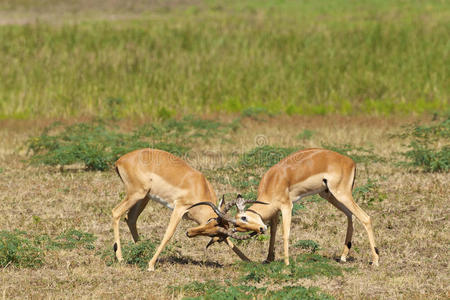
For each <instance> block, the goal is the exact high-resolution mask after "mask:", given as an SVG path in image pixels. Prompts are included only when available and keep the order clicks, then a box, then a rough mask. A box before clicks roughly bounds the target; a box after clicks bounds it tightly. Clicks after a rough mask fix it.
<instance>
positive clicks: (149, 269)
mask: <svg viewBox="0 0 450 300" xmlns="http://www.w3.org/2000/svg"><path fill="white" fill-rule="evenodd" d="M147 271H149V272H154V271H155V266H148V269H147Z"/></svg>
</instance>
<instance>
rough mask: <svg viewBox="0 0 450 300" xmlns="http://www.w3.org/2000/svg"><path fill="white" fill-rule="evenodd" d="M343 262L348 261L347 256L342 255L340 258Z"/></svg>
mask: <svg viewBox="0 0 450 300" xmlns="http://www.w3.org/2000/svg"><path fill="white" fill-rule="evenodd" d="M339 261H340V262H341V263H345V262H347V258H346V257H345V256H341V259H340V260H339Z"/></svg>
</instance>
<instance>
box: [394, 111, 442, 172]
mask: <svg viewBox="0 0 450 300" xmlns="http://www.w3.org/2000/svg"><path fill="white" fill-rule="evenodd" d="M396 136H397V137H400V138H403V139H407V140H409V144H408V145H407V147H408V150H407V151H405V152H403V153H401V155H402V156H403V157H404V158H406V161H402V162H400V165H403V166H406V167H413V168H416V169H420V170H423V171H425V172H448V171H449V170H450V115H448V116H447V117H446V118H443V119H442V120H438V121H436V122H432V124H428V125H418V124H416V125H413V126H409V127H407V128H406V130H405V131H404V132H403V133H402V134H398V135H396Z"/></svg>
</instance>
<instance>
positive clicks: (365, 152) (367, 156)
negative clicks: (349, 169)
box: [322, 143, 385, 163]
mask: <svg viewBox="0 0 450 300" xmlns="http://www.w3.org/2000/svg"><path fill="white" fill-rule="evenodd" d="M322 147H323V148H325V149H328V150H332V151H335V152H337V153H340V154H342V155H346V156H348V157H350V158H351V159H353V161H354V162H355V163H373V162H384V161H385V159H384V158H383V157H381V156H379V155H377V154H375V153H374V152H373V149H367V148H364V147H356V146H354V145H351V144H343V145H331V144H326V143H322Z"/></svg>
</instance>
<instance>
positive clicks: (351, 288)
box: [0, 0, 450, 299]
mask: <svg viewBox="0 0 450 300" xmlns="http://www.w3.org/2000/svg"><path fill="white" fill-rule="evenodd" d="M0 10H1V13H0V24H1V26H0V40H1V47H0V63H1V65H2V68H1V70H0V118H1V119H2V120H1V121H0V141H1V143H0V202H1V203H2V205H1V206H0V214H1V216H2V218H0V263H1V266H2V269H1V271H0V277H1V279H0V282H1V293H2V294H1V295H2V297H3V298H4V299H9V298H26V297H28V298H68V297H71V298H72V297H77V298H83V297H84V298H110V297H120V298H182V297H184V296H188V297H195V296H203V297H205V298H215V299H222V298H223V299H228V298H233V297H236V298H245V297H247V298H275V299H278V298H282V297H286V298H307V297H310V298H321V299H328V298H330V297H334V298H338V299H347V298H357V299H367V298H376V299H392V298H407V299H435V298H442V299H446V298H449V297H450V291H449V283H450V281H449V275H448V274H449V273H450V272H449V268H448V249H449V235H448V231H449V222H448V214H449V209H448V193H447V190H446V187H447V186H449V185H450V178H449V176H448V170H449V166H450V163H449V149H450V146H448V144H449V128H450V123H449V121H448V120H449V119H448V107H449V105H448V98H449V92H450V89H449V88H450V84H449V80H448V78H449V66H450V62H449V51H448V50H449V48H448V33H449V32H450V24H449V22H448V20H449V15H450V9H449V6H448V4H447V3H446V2H445V1H427V2H423V3H422V2H417V1H381V0H380V1H357V2H356V1H339V0H334V1H230V2H228V3H227V5H224V4H222V3H220V2H216V1H195V2H189V3H188V2H185V1H136V2H133V3H132V4H124V3H122V2H121V1H103V2H102V3H101V4H92V3H91V1H71V2H69V1H64V0H61V1H58V0H48V1H43V2H41V3H40V4H39V6H37V5H36V3H35V2H34V1H28V0H21V1H8V0H0ZM192 114H193V116H192ZM188 115H189V116H190V117H186V116H188ZM55 120H63V123H64V125H62V126H61V127H55V128H53V129H51V130H50V131H48V132H47V133H44V134H43V131H42V130H43V129H44V128H45V127H46V126H48V125H50V124H52V123H53V121H55ZM208 120H209V121H208ZM79 123H82V124H84V125H80V127H77V126H78V125H75V127H70V126H69V125H71V124H79ZM411 124H422V126H421V127H416V128H419V130H416V131H414V132H415V133H416V136H415V137H414V136H413V135H412V134H411V132H412V131H408V130H411V128H413V127H408V128H409V129H408V128H405V127H404V126H405V125H411ZM436 124H441V125H440V127H439V126H438V127H427V126H436ZM68 126H69V127H68ZM427 128H428V129H427ZM430 128H431V129H430ZM436 128H438V129H436ZM405 132H409V133H410V134H408V135H401V134H404V133H405ZM414 140H416V141H418V143H417V144H411V141H414ZM421 145H423V148H421V147H422V146H421ZM143 146H152V147H158V148H161V149H165V150H167V151H170V152H173V153H176V154H178V155H179V156H182V157H183V158H185V159H186V160H187V161H188V162H189V163H190V164H191V165H192V166H193V167H195V168H197V169H198V170H200V171H202V172H203V173H204V174H205V175H206V177H207V178H208V180H210V182H211V183H212V185H213V187H214V189H215V191H216V193H217V195H218V196H220V195H222V194H225V196H226V199H227V200H228V201H230V200H232V199H234V197H235V196H236V194H237V193H242V194H244V196H246V197H249V198H255V197H256V194H255V191H256V187H257V184H258V182H259V179H260V178H261V176H262V175H263V174H264V172H265V171H266V170H267V169H268V167H269V166H270V165H271V164H273V163H276V161H277V160H279V159H280V158H282V157H283V156H285V155H287V154H288V153H290V152H292V151H294V150H296V149H302V148H308V147H325V148H329V149H334V150H336V151H339V152H342V153H345V154H347V155H350V156H351V157H352V158H354V160H355V161H357V165H358V172H357V177H356V182H355V191H354V195H355V198H356V202H357V203H358V204H359V205H360V206H361V207H362V208H363V209H364V210H365V211H366V212H367V213H368V214H369V215H370V216H371V217H372V222H373V226H374V230H375V235H376V242H377V247H378V248H379V249H380V266H379V267H378V268H374V267H372V266H370V265H369V263H368V262H369V261H370V252H369V244H368V238H367V234H366V232H365V230H364V228H363V227H362V225H361V224H360V223H359V222H358V221H356V220H355V222H354V224H355V232H354V238H353V247H352V249H351V254H350V257H351V259H349V261H348V262H347V263H344V264H340V263H337V262H335V258H336V257H338V256H339V255H340V253H341V251H342V247H343V241H344V238H345V231H346V217H345V216H344V215H343V214H342V213H340V212H339V211H337V210H336V209H335V208H334V207H332V206H331V205H330V204H329V203H327V202H326V201H323V200H321V199H320V198H318V197H309V198H306V199H304V200H302V202H301V203H298V204H297V205H296V206H295V214H294V217H293V222H292V229H291V241H290V245H291V246H290V254H291V256H292V266H291V267H289V268H286V267H283V265H282V262H281V259H282V256H281V252H282V251H281V250H282V239H281V229H280V228H279V229H278V235H277V236H278V238H277V241H276V262H274V263H272V264H269V265H262V264H260V262H261V261H263V260H264V259H265V257H266V255H267V248H268V239H267V236H264V235H263V236H259V237H256V238H254V239H252V240H250V241H247V242H242V243H238V244H239V247H240V248H241V250H242V251H243V252H244V253H246V254H247V256H249V257H250V258H252V259H253V260H254V261H255V262H254V263H250V264H246V263H241V262H239V259H238V257H237V256H236V255H235V254H234V253H232V251H231V250H229V249H228V248H227V247H226V246H225V245H223V244H216V245H213V246H212V247H210V248H209V249H207V250H205V246H206V244H207V242H208V241H209V239H208V238H195V239H188V238H187V237H186V236H185V231H186V229H187V228H189V227H191V226H193V225H194V224H193V223H191V222H190V221H186V220H183V221H182V223H181V224H180V226H179V227H178V229H177V231H176V233H175V235H174V237H173V238H172V240H171V243H170V244H169V246H168V247H167V251H166V252H165V253H163V254H162V255H161V256H160V259H159V262H158V264H157V268H156V271H155V272H152V273H149V272H147V271H145V264H146V263H147V262H148V260H149V259H150V258H151V256H152V252H153V251H154V248H155V246H157V245H158V241H159V240H160V239H161V238H162V236H163V234H164V231H165V228H166V225H167V222H168V219H169V216H170V211H169V210H167V209H165V208H164V207H162V206H160V205H158V204H153V203H150V204H149V205H148V207H147V208H146V210H145V211H144V212H143V214H142V215H141V217H140V219H139V220H138V230H139V232H140V234H141V238H142V240H143V241H142V242H140V243H139V244H137V245H134V244H132V243H129V244H128V241H130V242H131V235H130V233H129V231H128V228H127V226H126V224H125V222H121V238H122V241H123V248H124V250H125V260H126V263H124V264H118V263H116V262H115V261H114V259H113V249H112V243H113V233H112V227H111V209H112V208H113V207H114V206H115V205H117V203H119V202H120V201H121V199H122V198H123V196H124V189H123V185H122V183H121V181H120V179H119V178H118V177H117V175H116V174H115V172H113V170H112V169H111V162H112V161H114V160H115V159H116V158H117V156H118V155H120V154H122V153H124V152H127V151H129V150H131V149H135V148H139V147H143ZM409 150H417V152H410V156H409V157H404V156H402V155H401V153H405V152H406V151H409ZM420 151H422V152H420ZM420 153H425V154H426V155H424V156H420V155H422V154H420ZM419 156H420V157H421V159H422V158H423V161H428V162H430V164H425V167H424V166H421V167H417V166H410V165H409V166H406V165H405V164H401V163H400V162H402V161H408V162H411V159H412V158H417V157H419ZM420 161H422V160H420ZM40 163H44V164H40ZM46 164H47V165H46ZM62 166H63V167H62ZM17 230H19V231H20V232H19V231H17Z"/></svg>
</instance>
